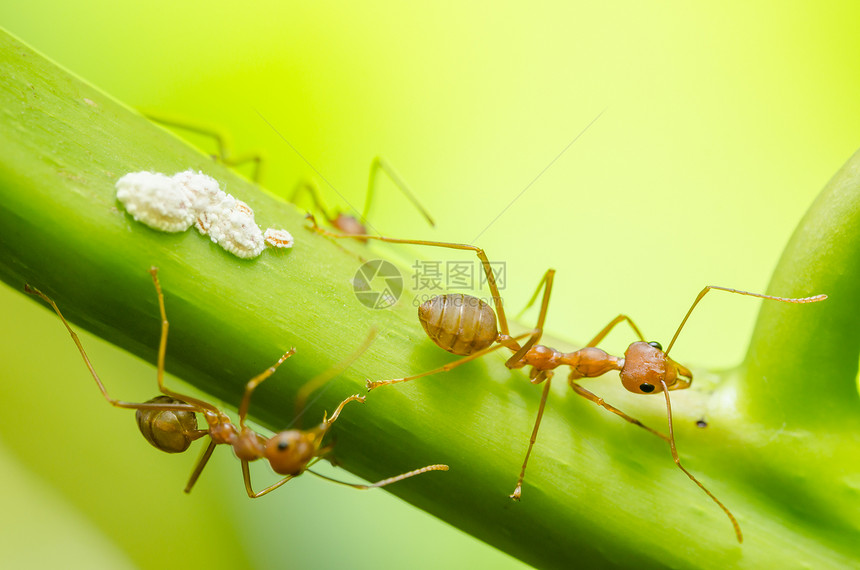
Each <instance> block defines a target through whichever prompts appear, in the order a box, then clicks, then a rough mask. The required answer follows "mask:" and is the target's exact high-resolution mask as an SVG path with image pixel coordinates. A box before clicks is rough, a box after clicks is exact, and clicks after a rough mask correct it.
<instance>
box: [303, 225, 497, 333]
mask: <svg viewBox="0 0 860 570" xmlns="http://www.w3.org/2000/svg"><path fill="white" fill-rule="evenodd" d="M311 229H313V230H314V231H315V232H317V233H318V234H321V235H324V236H328V237H331V238H335V239H343V238H349V239H357V240H368V239H374V240H378V241H382V242H386V243H401V244H407V245H408V244H412V245H427V246H430V247H443V248H446V249H456V250H459V251H473V252H475V255H477V256H478V259H479V260H480V261H481V266H482V267H483V269H484V275H485V276H486V277H487V286H488V287H489V288H490V293H491V294H492V296H493V304H494V306H495V308H496V316H497V317H498V319H499V331H501V333H502V335H504V336H510V330H509V329H508V319H507V317H506V315H505V309H504V307H503V306H502V296H501V294H500V293H499V287H498V284H497V283H496V278H495V274H494V273H493V268H492V266H491V265H490V260H489V259H488V258H487V254H486V253H485V252H484V250H483V249H481V248H480V247H477V246H474V245H469V244H465V243H450V242H444V241H425V240H415V239H400V238H389V237H384V236H372V235H354V234H337V233H334V232H330V231H328V230H326V229H323V228H321V227H319V226H318V225H317V224H316V223H314V224H313V227H312V228H311Z"/></svg>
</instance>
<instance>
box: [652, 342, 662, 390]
mask: <svg viewBox="0 0 860 570" xmlns="http://www.w3.org/2000/svg"><path fill="white" fill-rule="evenodd" d="M648 344H650V345H651V346H653V347H654V348H656V349H657V350H663V345H662V344H660V343H659V342H657V341H656V340H652V341H651V342H649V343H648ZM649 391H650V390H649Z"/></svg>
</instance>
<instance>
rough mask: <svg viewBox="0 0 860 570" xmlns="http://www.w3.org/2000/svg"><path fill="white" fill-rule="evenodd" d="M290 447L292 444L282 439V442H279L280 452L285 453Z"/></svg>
mask: <svg viewBox="0 0 860 570" xmlns="http://www.w3.org/2000/svg"><path fill="white" fill-rule="evenodd" d="M288 447H290V442H289V441H287V440H286V439H282V440H281V441H279V442H278V451H284V450H285V449H287V448H288Z"/></svg>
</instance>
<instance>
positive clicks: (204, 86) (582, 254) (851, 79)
mask: <svg viewBox="0 0 860 570" xmlns="http://www.w3.org/2000/svg"><path fill="white" fill-rule="evenodd" d="M858 17H860V7H858V6H857V4H856V3H853V2H822V3H816V5H815V6H814V7H813V6H812V5H811V4H810V3H807V2H776V1H765V2H724V3H721V5H720V7H715V6H711V5H708V4H702V5H696V4H692V5H691V4H689V3H687V2H675V1H670V2H663V3H659V4H656V3H641V2H632V1H618V2H608V3H603V4H601V5H600V6H593V5H591V3H588V4H586V3H570V2H558V1H556V2H546V3H542V2H530V3H527V4H525V3H523V4H520V3H516V4H513V3H493V4H489V3H487V4H483V3H476V4H465V5H464V4H461V3H434V4H433V5H432V6H423V7H422V6H417V5H407V4H405V3H396V2H391V3H385V2H364V3H360V4H359V3H356V4H347V3H340V2H333V3H325V2H318V3H300V4H299V3H291V2H287V3H284V2H274V1H269V2H249V3H235V2H230V3H227V2H211V1H210V2H162V1H160V0H154V1H151V2H148V3H146V4H143V3H130V2H104V1H88V0H79V1H78V2H74V3H71V2H59V1H56V0H55V1H38V0H33V1H30V2H28V3H26V5H24V4H23V3H12V2H7V3H4V4H3V5H0V24H2V25H3V26H4V27H6V28H7V29H8V30H10V31H11V32H13V33H14V34H16V35H18V36H19V37H20V38H21V39H23V40H24V41H26V42H29V43H30V44H31V45H33V46H34V47H35V48H37V49H39V50H41V51H42V52H43V53H45V54H46V55H48V56H49V57H51V58H53V59H54V60H56V61H57V62H59V63H60V64H62V65H64V66H66V67H67V68H68V69H69V70H71V71H73V72H74V73H76V74H78V75H80V76H81V77H83V78H84V79H86V80H88V81H90V82H92V83H93V84H95V85H97V86H99V87H101V88H102V89H104V90H105V91H106V92H108V93H110V94H112V95H114V96H115V97H117V98H118V99H120V100H121V101H123V102H125V103H126V104H128V105H130V106H131V107H135V108H139V109H148V110H152V111H159V112H163V113H171V114H174V115H178V116H183V117H187V118H188V119H189V120H191V121H196V122H206V123H210V124H214V125H218V126H220V127H221V128H223V129H224V130H225V131H227V132H229V133H231V134H232V135H233V141H234V145H235V147H236V149H237V150H240V151H241V150H247V149H251V148H262V149H264V150H265V151H266V153H267V155H268V157H269V159H270V160H269V163H268V172H267V174H266V176H265V179H264V181H263V182H264V184H265V186H267V187H268V188H269V189H270V190H272V191H273V192H275V193H279V194H282V195H287V194H288V193H289V191H290V190H291V189H292V187H293V185H294V184H295V183H296V182H297V180H298V179H299V177H300V176H309V177H312V178H314V177H316V175H315V174H314V172H313V171H312V170H311V168H309V167H308V166H307V165H306V164H305V162H304V161H303V160H302V159H301V158H299V157H298V156H297V155H296V153H295V152H294V151H293V150H291V149H290V146H289V144H287V143H286V142H285V141H284V140H283V139H286V140H287V141H289V143H290V144H291V145H293V146H294V147H295V148H296V149H298V150H299V152H301V154H302V155H303V156H304V157H305V158H306V159H307V161H308V162H310V164H312V165H313V167H314V168H315V169H316V170H318V171H319V172H320V173H322V174H323V175H324V176H325V178H326V179H327V180H328V181H329V182H330V183H331V185H332V186H333V187H334V189H332V188H329V187H326V186H325V183H324V182H322V181H321V180H319V178H316V179H317V181H318V182H319V183H320V184H321V185H323V197H324V199H325V200H326V202H327V203H328V204H330V206H338V207H340V208H347V207H348V204H353V205H357V206H359V205H360V204H362V203H363V198H364V190H365V184H366V177H367V168H368V166H369V163H370V160H371V159H372V158H373V156H374V155H376V154H382V155H383V156H385V157H386V158H388V160H389V161H390V162H391V163H393V164H394V165H395V167H396V168H397V169H398V170H399V171H400V173H401V174H402V175H403V176H404V178H406V179H407V180H408V181H409V183H410V184H411V186H412V187H413V189H414V190H415V191H416V192H417V193H418V194H419V195H420V198H421V200H422V201H423V203H424V204H425V205H426V206H427V207H428V209H429V210H430V211H431V212H432V213H433V214H434V216H435V217H436V219H437V222H438V226H437V228H436V229H435V230H432V229H429V228H425V227H424V226H423V225H422V224H421V222H420V220H419V218H418V216H417V214H416V213H415V212H414V211H413V210H412V209H411V208H410V207H409V206H408V204H407V203H406V202H405V201H404V199H403V198H402V197H400V196H399V195H397V194H396V193H395V192H394V191H393V189H392V188H391V187H390V186H386V185H382V186H381V187H380V189H379V192H378V197H379V200H378V201H377V202H376V203H375V205H374V209H373V212H372V219H371V221H372V223H373V226H374V227H375V228H376V229H377V230H378V231H380V232H382V233H384V234H387V235H392V236H400V237H416V238H426V239H439V240H446V241H464V242H475V241H477V243H478V244H479V245H481V246H482V247H484V248H485V249H486V250H487V252H488V254H489V255H490V257H491V258H492V259H497V260H503V261H505V262H506V263H507V272H508V283H507V286H506V289H505V290H504V291H503V295H504V296H505V298H506V302H507V304H508V306H509V307H511V308H514V309H517V308H519V307H521V306H522V305H523V304H524V303H525V301H526V300H527V299H528V297H529V296H530V295H531V292H532V291H533V288H534V286H535V285H536V284H537V281H538V279H539V278H540V276H541V275H542V274H543V272H544V271H545V270H546V268H547V267H550V266H552V267H555V268H556V269H558V272H559V273H558V275H557V280H556V289H555V294H554V295H555V296H554V298H553V300H552V303H551V310H550V315H549V319H548V324H547V326H548V329H549V330H550V331H551V332H552V333H554V334H556V335H558V336H562V337H565V338H567V339H569V340H571V341H583V340H587V339H588V338H590V337H591V336H593V334H594V333H595V332H596V331H597V330H599V329H600V328H601V327H602V326H603V325H604V324H605V323H606V322H607V321H608V320H609V319H610V318H612V317H614V316H615V315H616V314H617V313H619V312H625V313H628V314H630V315H632V316H633V317H634V318H635V319H636V320H637V323H638V324H639V325H640V326H641V327H642V328H643V329H644V331H645V333H646V335H648V336H653V337H654V338H660V339H662V340H668V337H670V336H671V334H672V332H673V331H674V328H675V327H676V326H677V323H678V321H679V319H680V317H681V316H682V315H683V313H684V311H685V310H686V309H687V307H688V306H689V303H690V302H691V301H692V299H693V297H694V296H695V294H696V293H697V292H698V291H699V290H700V289H701V287H702V286H703V285H705V284H719V285H726V286H730V287H737V288H741V289H748V290H753V291H762V290H764V289H765V288H766V286H767V282H768V279H769V275H770V272H771V270H772V269H773V267H774V265H775V264H776V261H777V258H778V256H779V254H780V252H781V250H782V247H783V245H784V244H785V242H786V240H787V239H788V236H789V235H790V233H791V231H792V229H793V227H794V226H795V224H796V223H797V221H798V220H799V218H800V217H801V215H802V214H803V212H804V211H805V210H806V208H807V206H808V205H809V203H810V202H811V200H812V199H813V198H814V197H815V195H816V194H817V192H818V191H819V189H820V188H821V187H822V186H823V185H824V184H825V182H826V181H827V179H828V178H829V177H830V176H831V175H832V174H833V173H834V172H835V171H836V170H837V169H838V168H839V167H840V166H841V165H842V163H843V162H844V161H845V160H846V159H847V158H848V157H849V156H850V155H851V153H852V152H853V151H854V150H856V149H857V147H858V146H860V108H858V104H857V102H858V101H860V36H858V34H857V33H856V22H857V21H858ZM601 113H602V114H601ZM598 115H599V118H598V119H597V120H596V121H595V122H594V124H593V125H592V126H591V127H590V128H589V129H588V130H587V131H586V132H585V133H584V134H583V135H582V137H581V138H580V139H579V140H577V141H576V142H575V143H574V144H573V145H572V146H570V148H569V149H568V150H567V152H565V153H564V154H562V155H561V156H560V157H559V158H558V160H557V161H556V162H554V163H553V164H552V166H551V167H550V168H549V169H548V170H546V172H545V173H544V174H543V175H542V176H540V177H539V178H538V179H537V180H536V181H535V177H537V176H538V175H539V174H540V173H541V172H542V171H543V170H544V169H545V168H546V167H547V165H549V164H550V163H551V162H552V161H553V159H554V158H556V157H557V156H558V155H559V153H560V152H561V151H562V150H563V149H565V147H567V146H568V145H569V144H570V143H571V141H572V140H573V139H574V138H575V137H576V136H577V135H578V134H579V133H580V132H581V131H582V130H583V129H584V128H585V127H586V126H587V125H588V124H589V123H590V122H591V121H592V120H593V119H594V118H595V117H597V116H598ZM267 122H268V123H270V124H271V125H272V126H274V127H275V128H276V129H277V131H278V133H280V135H279V134H278V133H276V132H275V131H274V130H273V129H272V128H271V127H270V126H269V125H268V124H267ZM281 135H282V136H283V139H282V138H281ZM202 144H204V145H205V144H207V141H202ZM206 150H207V151H208V150H211V149H210V148H206ZM145 167H146V165H141V168H142V169H143V168H145ZM533 181H534V183H533V184H532V182H533ZM335 189H336V190H335ZM421 255H422V256H423V257H424V258H432V257H433V255H434V252H429V253H428V252H426V251H425V252H423V253H421ZM775 293H779V292H775ZM810 293H815V292H813V291H810ZM168 303H169V301H168ZM757 306H758V305H757V302H755V301H753V300H749V299H740V298H729V297H728V296H725V298H718V296H716V295H715V296H714V297H713V298H709V299H708V300H707V302H706V303H705V304H703V306H702V308H701V309H699V310H698V311H697V314H696V316H695V318H694V320H693V321H691V323H690V325H689V326H688V327H687V328H686V329H685V332H684V335H683V336H682V337H681V340H680V341H679V343H678V346H677V349H676V350H675V354H674V356H676V357H677V358H679V359H681V358H682V356H683V362H685V363H694V364H696V365H699V366H702V365H707V366H714V367H722V366H729V365H732V364H735V363H736V362H737V361H738V360H740V358H741V357H742V356H743V351H744V346H745V344H746V342H747V340H748V338H749V334H750V330H751V326H752V322H753V319H754V317H755V313H756V310H757ZM0 307H2V314H3V315H4V318H3V325H4V326H3V327H2V331H0V334H2V335H3V336H2V339H0V359H2V362H3V363H4V365H3V367H2V372H0V373H2V374H3V376H4V378H3V383H4V386H6V389H5V390H4V392H3V393H4V400H5V402H4V404H5V405H4V411H3V413H2V414H0V443H2V447H0V469H2V475H0V477H2V478H3V479H2V481H3V483H4V484H3V485H2V486H0V488H2V493H3V496H2V498H0V504H3V505H4V511H5V515H6V516H4V517H3V518H2V520H3V522H2V523H0V525H2V527H0V558H2V565H3V566H9V567H11V565H12V564H13V563H14V565H15V566H16V567H27V566H29V567H41V566H43V565H44V564H47V563H54V564H60V563H62V564H63V565H64V566H70V565H74V562H75V561H78V562H79V563H80V564H79V565H80V566H86V567H88V568H92V567H99V566H103V567H112V568H113V567H119V566H120V565H121V564H122V563H126V564H127V565H129V566H137V567H156V566H161V567H163V566H164V564H169V565H170V566H171V567H176V566H179V565H180V564H188V565H190V567H199V566H202V565H204V564H205V565H207V566H208V567H210V568H222V567H223V568H227V567H230V568H235V567H242V566H244V565H247V564H254V565H257V566H261V567H262V566H271V565H273V564H276V565H277V564H279V565H282V566H289V567H297V568H331V567H334V566H340V567H344V568H379V567H403V566H409V567H411V568H428V569H429V568H438V567H440V566H442V567H444V566H449V567H455V568H460V567H462V568H464V567H471V566H474V565H476V564H481V565H485V566H490V565H492V567H495V568H503V567H521V566H522V565H521V564H520V563H518V562H516V561H514V560H512V559H510V558H508V557H507V556H506V555H503V554H499V553H498V552H496V551H495V550H493V549H491V548H489V547H487V546H484V545H483V544H481V543H478V542H476V541H474V540H472V539H471V538H470V537H468V536H465V535H463V534H462V533H460V532H459V531H456V530H453V529H451V528H450V527H448V526H447V525H445V524H444V523H441V522H439V521H437V520H435V519H432V518H431V517H429V516H428V515H426V514H424V513H422V512H420V511H416V510H414V509H413V508H411V507H409V506H407V505H405V504H404V503H401V502H400V501H398V500H397V499H394V498H393V497H390V496H388V495H387V494H386V493H384V492H367V493H361V492H357V491H353V490H351V489H346V488H340V487H338V486H335V485H331V484H327V483H325V482H323V481H319V480H316V479H313V478H311V477H310V476H306V477H302V478H300V479H299V480H296V481H294V482H291V483H290V485H289V486H287V487H285V488H284V489H282V490H281V491H279V492H277V493H274V494H272V495H270V496H268V497H266V499H264V500H260V501H249V500H248V499H247V498H246V497H245V494H244V490H243V488H242V485H241V475H240V471H239V465H238V463H237V462H236V461H235V460H234V459H233V458H232V457H230V456H229V455H230V454H229V453H228V452H227V451H225V450H219V452H218V453H216V457H215V459H214V463H213V465H212V466H211V467H210V468H208V469H207V471H206V472H205V473H204V475H203V478H202V479H201V481H200V483H199V484H198V487H197V488H195V491H194V493H193V494H192V495H191V496H184V494H183V493H182V492H181V489H182V487H183V485H184V483H185V479H186V477H187V475H188V473H189V471H190V469H191V467H192V463H193V458H192V457H172V456H167V455H164V454H161V453H158V452H156V451H155V450H153V449H151V448H150V447H149V446H147V445H146V444H145V443H144V442H143V441H142V439H141V438H140V436H139V435H138V433H137V430H136V429H135V427H134V424H133V420H132V419H131V417H130V416H131V414H130V413H128V412H125V411H122V410H115V409H112V408H110V407H109V406H107V405H106V404H105V403H104V402H103V401H102V400H101V397H100V396H99V394H98V392H97V390H96V389H95V387H94V386H93V385H92V380H91V379H90V378H89V376H88V374H87V372H86V370H85V368H84V367H83V365H82V363H81V362H80V357H79V356H78V354H77V352H76V351H75V350H74V346H73V345H72V343H71V341H70V340H69V338H68V336H67V335H66V334H65V332H64V331H63V330H62V328H61V326H60V325H59V323H58V322H57V321H56V319H55V318H54V317H53V315H51V314H49V313H48V312H47V311H45V310H42V309H40V308H39V307H37V305H36V304H35V303H33V302H31V301H30V300H28V299H25V297H24V296H23V295H21V294H20V292H17V291H12V290H11V289H9V288H7V287H5V286H4V287H3V288H2V290H0ZM168 311H169V307H168ZM513 312H516V311H515V310H514V311H513ZM416 326H417V325H416ZM627 341H629V339H628V338H627V336H626V332H625V333H619V334H618V335H613V336H612V337H610V339H609V343H608V346H609V348H610V349H612V350H622V349H623V346H626V343H627ZM84 343H85V345H86V346H87V348H88V349H89V351H90V356H91V359H92V360H93V362H94V363H95V365H96V367H97V368H98V370H99V371H100V373H101V375H102V377H103V378H104V379H105V381H106V383H107V384H108V385H109V390H111V392H112V393H113V395H115V396H117V397H122V398H124V399H129V400H133V399H135V398H137V399H147V398H149V397H150V396H151V392H152V391H153V390H147V389H145V388H146V386H148V385H151V386H154V369H153V367H152V366H151V365H150V364H148V363H143V362H140V361H138V360H137V359H134V358H131V357H129V356H127V355H125V354H122V353H120V352H119V351H117V350H115V349H113V348H112V347H110V346H108V345H106V344H105V343H103V342H101V341H98V340H96V339H93V338H92V337H89V336H87V335H84ZM148 382H151V384H148ZM183 388H184V387H183ZM452 389H455V388H454V387H452ZM659 405H660V403H659V402H656V401H651V402H648V401H646V402H644V403H643V404H642V406H643V407H648V408H649V409H650V407H659ZM628 411H630V412H631V413H634V412H635V411H636V410H632V411H631V410H628ZM548 413H552V411H549V412H548ZM527 429H528V428H527V427H526V426H524V427H523V438H524V440H525V439H526V438H527ZM373 444H374V445H383V444H384V443H381V442H373ZM429 459H431V460H432V458H429ZM28 520H30V521H38V522H37V523H36V522H26V521H28Z"/></svg>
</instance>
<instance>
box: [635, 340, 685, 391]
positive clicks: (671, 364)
mask: <svg viewBox="0 0 860 570" xmlns="http://www.w3.org/2000/svg"><path fill="white" fill-rule="evenodd" d="M683 377H687V378H688V379H689V380H692V375H691V374H690V372H689V371H688V370H687V369H686V368H684V367H683V366H681V365H679V364H678V363H677V362H675V361H674V360H672V359H671V358H669V357H668V356H666V353H665V352H663V347H662V346H660V343H659V342H641V341H640V342H634V343H633V344H631V345H630V346H629V347H628V348H627V352H625V353H624V366H623V367H622V368H621V383H622V384H624V387H625V388H627V390H629V391H630V392H633V393H634V394H659V393H660V392H662V391H663V383H665V384H666V387H667V388H668V389H669V390H677V389H680V388H686V387H687V386H689V385H690V382H689V380H687V379H684V378H683Z"/></svg>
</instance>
